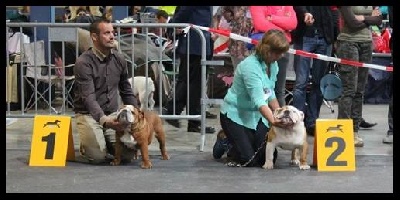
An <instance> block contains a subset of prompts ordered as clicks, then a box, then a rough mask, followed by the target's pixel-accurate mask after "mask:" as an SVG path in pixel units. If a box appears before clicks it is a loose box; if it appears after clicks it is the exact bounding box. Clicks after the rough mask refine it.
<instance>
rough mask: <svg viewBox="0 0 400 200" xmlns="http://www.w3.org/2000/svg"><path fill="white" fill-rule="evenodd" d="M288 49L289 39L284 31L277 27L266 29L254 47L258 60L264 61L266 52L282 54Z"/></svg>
mask: <svg viewBox="0 0 400 200" xmlns="http://www.w3.org/2000/svg"><path fill="white" fill-rule="evenodd" d="M288 50H289V41H288V40H287V39H286V36H285V33H283V32H282V31H280V30H277V29H271V30H269V31H267V32H266V33H265V34H264V36H263V37H262V39H261V40H260V41H259V42H258V44H257V45H256V48H255V51H256V52H255V54H256V56H257V58H258V59H259V60H262V61H266V60H267V59H266V58H267V56H268V53H269V52H271V53H276V54H283V53H285V52H287V51H288Z"/></svg>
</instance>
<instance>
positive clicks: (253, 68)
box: [216, 29, 289, 167]
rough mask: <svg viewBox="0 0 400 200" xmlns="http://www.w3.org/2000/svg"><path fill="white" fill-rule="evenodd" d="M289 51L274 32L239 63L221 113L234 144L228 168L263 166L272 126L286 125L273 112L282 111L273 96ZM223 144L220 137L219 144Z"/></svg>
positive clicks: (279, 33)
mask: <svg viewBox="0 0 400 200" xmlns="http://www.w3.org/2000/svg"><path fill="white" fill-rule="evenodd" d="M288 49H289V42H288V41H287V38H286V36H285V34H284V33H283V32H282V31H280V30H276V29H271V30H269V31H267V32H266V33H265V34H264V36H263V37H262V39H261V40H260V41H259V43H258V44H257V45H256V47H255V53H254V54H251V55H250V56H248V57H247V58H245V59H244V60H243V61H242V62H240V63H239V65H238V67H237V69H236V71H235V76H234V77H233V83H232V86H231V87H230V88H229V89H228V92H227V94H226V95H225V98H224V103H223V104H222V105H221V112H220V122H221V127H222V129H223V131H224V132H225V134H226V136H227V138H228V140H229V143H230V144H232V148H231V149H230V150H229V152H228V154H230V157H231V159H232V161H231V162H229V163H228V166H247V167H253V166H260V167H261V166H262V165H263V164H264V162H265V143H264V141H265V140H266V134H267V132H268V130H269V128H270V124H274V125H278V126H285V124H282V123H281V122H280V121H278V120H277V119H275V118H274V117H273V114H272V113H273V111H274V110H275V109H277V108H279V103H278V101H277V99H276V96H275V93H274V87H275V82H276V80H277V74H278V71H279V68H280V66H278V63H277V62H276V61H277V60H278V59H280V58H281V57H282V56H283V54H284V53H285V52H287V51H288ZM286 125H288V124H286ZM221 142H222V141H221V140H219V138H217V141H216V143H221ZM275 152H276V151H275ZM276 155H277V153H275V159H276ZM275 159H274V160H275Z"/></svg>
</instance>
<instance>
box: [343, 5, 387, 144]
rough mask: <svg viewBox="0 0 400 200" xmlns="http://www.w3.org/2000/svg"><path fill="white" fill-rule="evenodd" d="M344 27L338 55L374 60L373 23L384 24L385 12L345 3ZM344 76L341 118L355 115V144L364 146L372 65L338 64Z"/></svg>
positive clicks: (358, 60) (349, 58) (356, 59)
mask: <svg viewBox="0 0 400 200" xmlns="http://www.w3.org/2000/svg"><path fill="white" fill-rule="evenodd" d="M339 11H340V13H341V17H342V19H343V27H342V28H341V30H340V33H339V35H338V38H337V50H336V53H337V56H338V57H339V58H341V59H345V60H351V61H356V62H361V63H371V61H372V35H371V32H370V30H369V26H370V25H380V24H381V23H382V15H381V13H380V11H379V10H378V9H373V6H341V7H340V8H339ZM338 71H339V75H340V78H341V79H342V85H343V93H342V96H341V97H340V99H339V101H338V110H339V113H338V117H337V118H338V119H352V120H353V131H354V146H355V147H363V146H364V141H363V140H362V138H361V137H360V136H359V135H358V129H359V126H360V121H361V118H362V106H363V96H364V89H365V85H366V84H367V80H368V68H365V67H355V66H351V65H344V64H340V65H339V67H338Z"/></svg>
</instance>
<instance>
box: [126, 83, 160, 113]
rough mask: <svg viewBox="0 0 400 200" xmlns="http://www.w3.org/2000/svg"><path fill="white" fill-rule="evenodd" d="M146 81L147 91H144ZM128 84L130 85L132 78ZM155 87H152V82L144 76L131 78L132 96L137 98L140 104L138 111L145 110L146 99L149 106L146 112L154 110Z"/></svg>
mask: <svg viewBox="0 0 400 200" xmlns="http://www.w3.org/2000/svg"><path fill="white" fill-rule="evenodd" d="M146 80H147V89H146ZM129 82H130V83H131V85H132V78H130V79H129ZM155 90H156V87H155V86H154V82H153V80H152V79H151V78H150V77H148V78H146V77H144V76H135V77H133V94H134V95H135V96H137V97H138V98H139V102H140V110H142V111H144V110H145V109H146V105H145V102H146V98H147V103H148V105H149V107H148V110H153V109H154V104H155V103H156V102H155V101H154V91H155Z"/></svg>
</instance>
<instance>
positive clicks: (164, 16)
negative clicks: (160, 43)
mask: <svg viewBox="0 0 400 200" xmlns="http://www.w3.org/2000/svg"><path fill="white" fill-rule="evenodd" d="M156 19H157V23H167V21H168V13H167V12H166V11H165V10H158V11H157V12H156Z"/></svg>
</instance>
